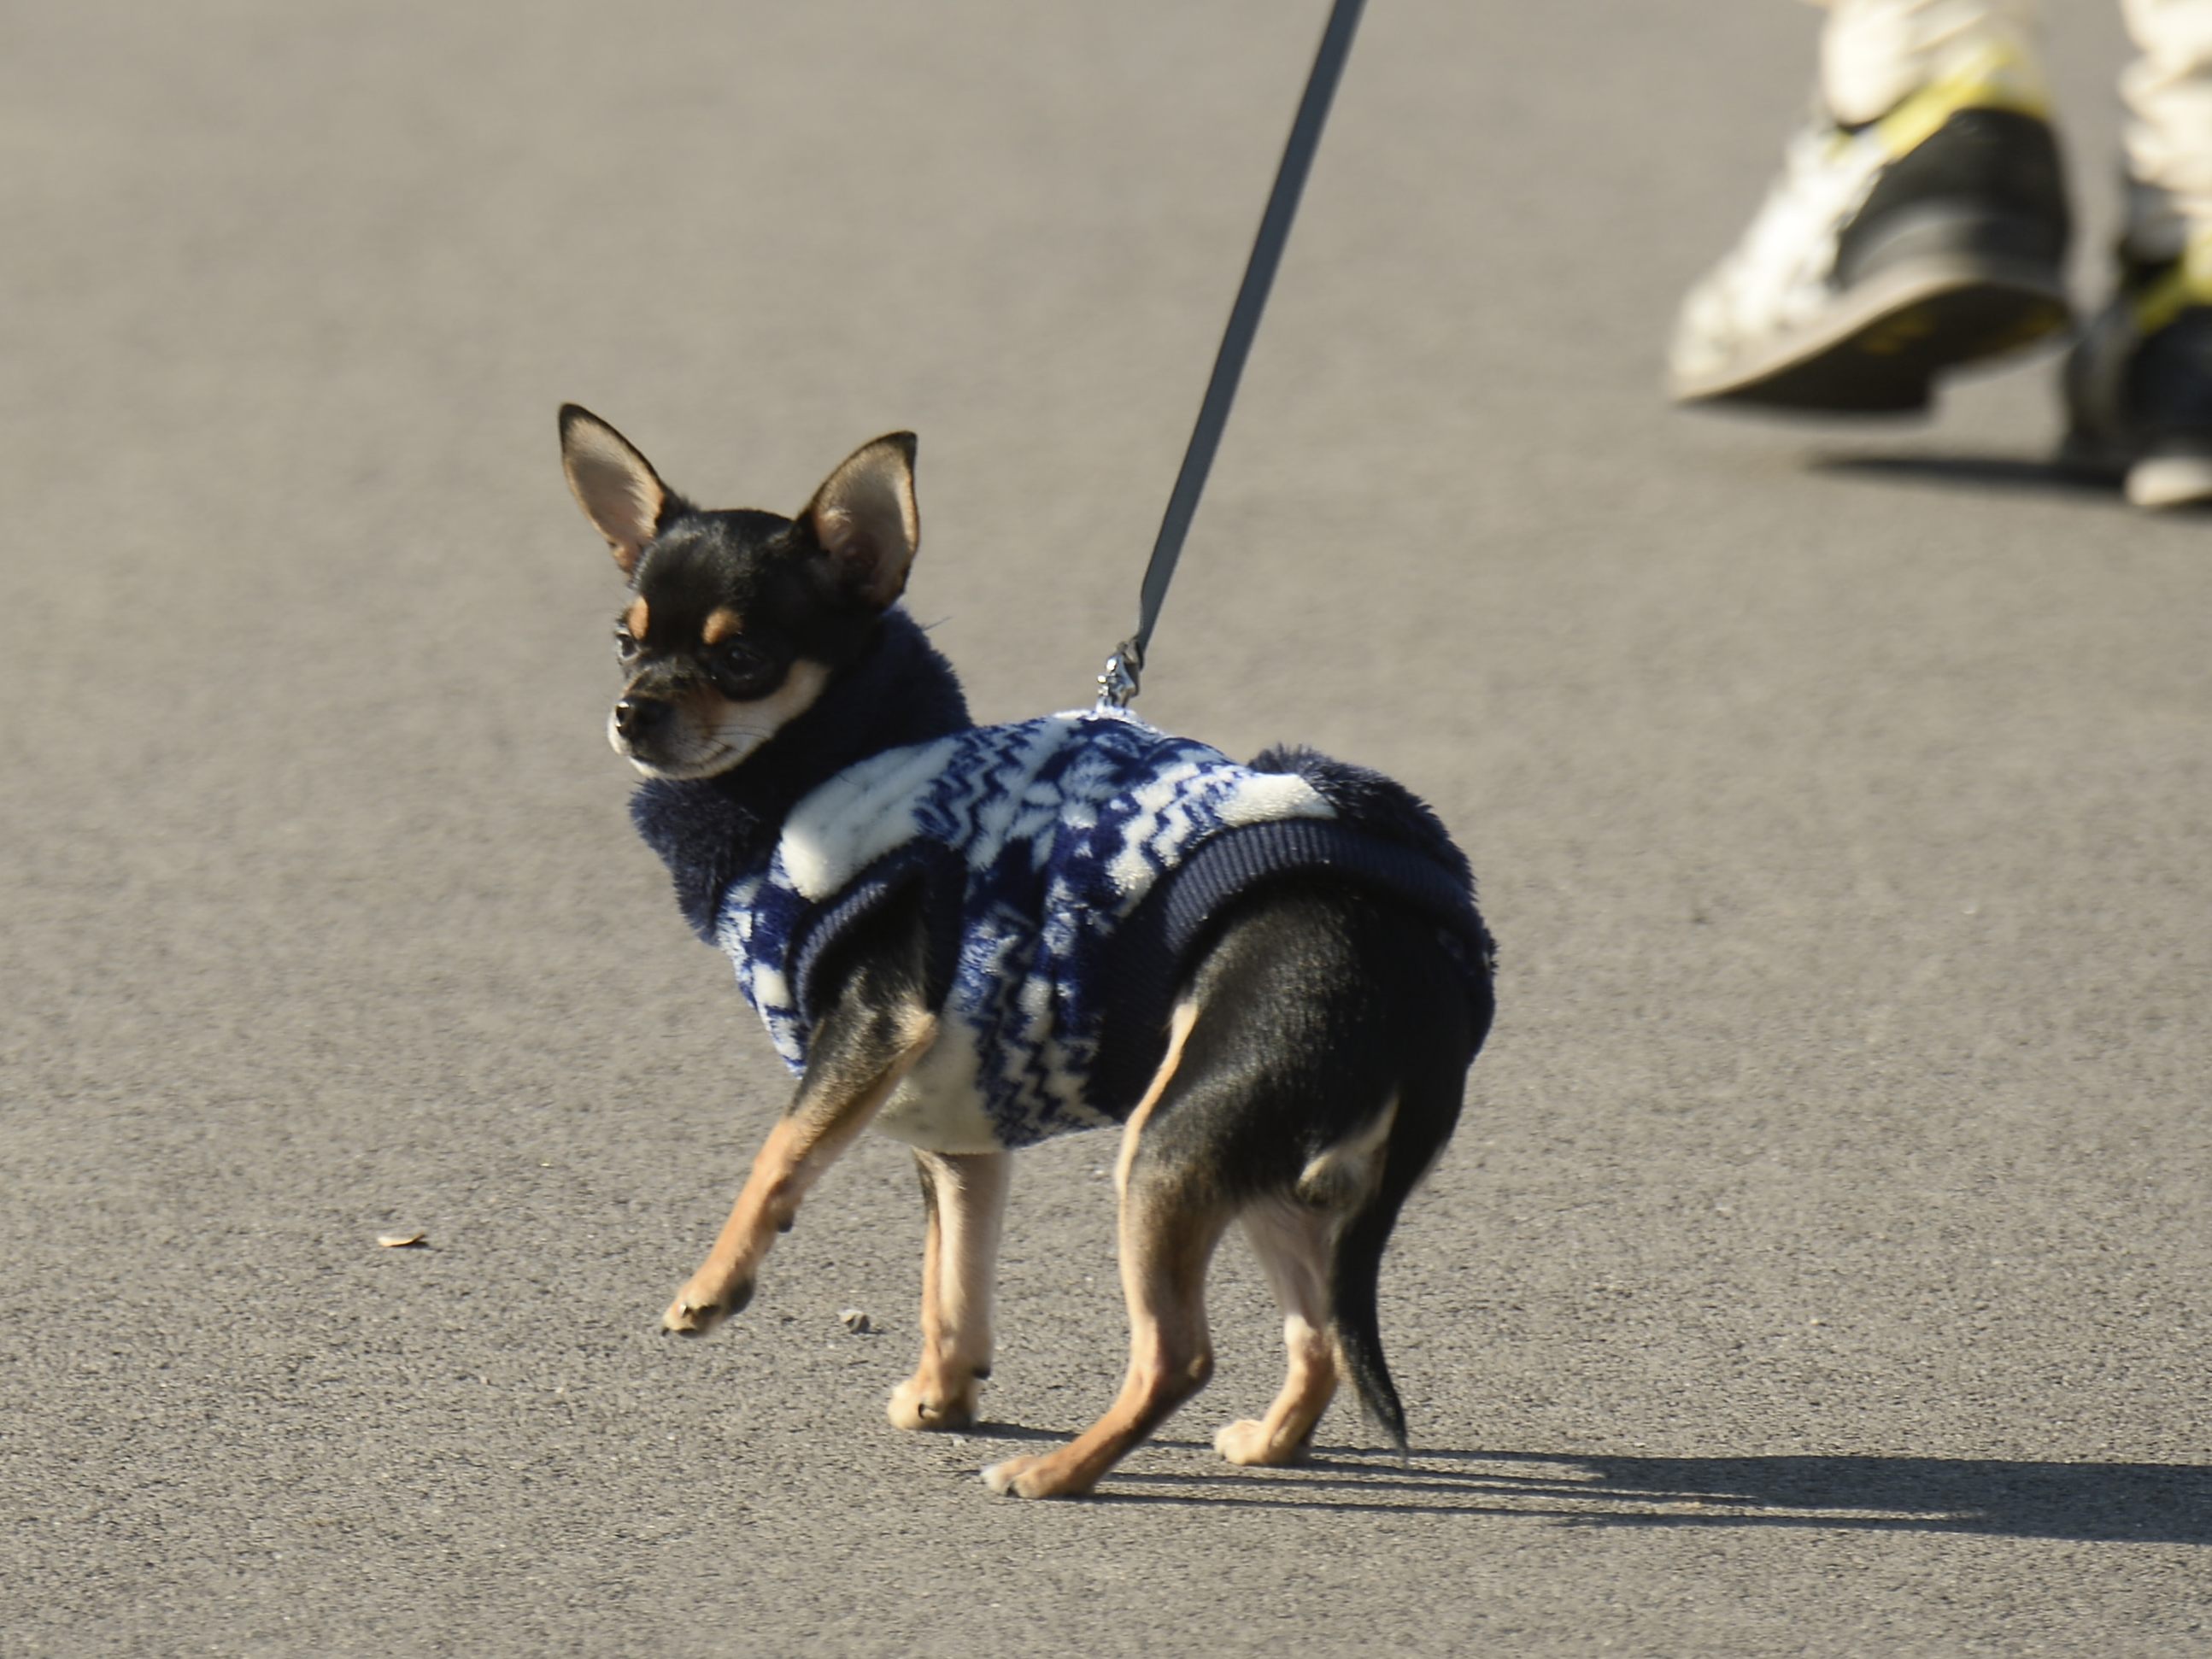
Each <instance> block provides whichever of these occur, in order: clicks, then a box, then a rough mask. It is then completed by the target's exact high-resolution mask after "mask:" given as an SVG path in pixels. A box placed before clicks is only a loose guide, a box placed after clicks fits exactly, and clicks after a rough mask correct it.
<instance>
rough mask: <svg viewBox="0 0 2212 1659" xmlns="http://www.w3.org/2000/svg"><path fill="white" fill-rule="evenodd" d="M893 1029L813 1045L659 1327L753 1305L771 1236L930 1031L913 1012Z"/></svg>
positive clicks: (705, 1323)
mask: <svg viewBox="0 0 2212 1659" xmlns="http://www.w3.org/2000/svg"><path fill="white" fill-rule="evenodd" d="M897 1025H898V1029H896V1030H880V1029H876V1028H874V1027H871V1029H869V1030H866V1031H864V1032H859V1033H855V1034H854V1035H853V1036H852V1037H851V1038H850V1039H848V1041H847V1042H845V1043H844V1044H843V1045H842V1046H839V1047H823V1048H817V1054H816V1056H815V1058H814V1060H812V1061H811V1063H810V1064H809V1066H808V1067H807V1073H806V1076H805V1080H804V1081H802V1082H801V1083H800V1085H799V1097H798V1098H797V1099H796V1100H794V1101H793V1103H792V1107H791V1110H790V1111H789V1112H788V1113H787V1114H786V1115H785V1116H784V1119H783V1121H781V1122H780V1123H778V1124H777V1125H776V1126H775V1128H774V1129H773V1130H771V1131H770V1132H769V1138H768V1144H767V1145H766V1146H763V1147H762V1148H761V1151H760V1155H759V1156H758V1157H757V1158H754V1159H753V1168H752V1174H751V1176H750V1177H749V1178H748V1179H747V1180H746V1182H745V1184H744V1188H743V1190H741V1191H740V1192H739V1193H738V1201H737V1204H736V1206H735V1207H734V1208H732V1210H731V1212H730V1218H729V1219H728V1220H727V1221H726V1222H725V1223H724V1224H723V1225H722V1231H721V1234H720V1237H717V1238H716V1239H715V1241H714V1249H711V1250H709V1251H708V1253H707V1259H706V1261H703V1262H702V1263H701V1264H700V1267H699V1271H698V1272H696V1273H693V1274H692V1275H691V1277H690V1279H687V1280H686V1281H684V1288H683V1289H682V1290H680V1291H678V1292H677V1293H676V1300H675V1301H674V1302H672V1303H671V1304H669V1307H668V1311H667V1312H666V1313H665V1314H663V1315H662V1316H660V1322H661V1325H662V1327H663V1328H665V1329H667V1330H671V1331H674V1332H677V1333H678V1334H680V1335H684V1336H697V1335H703V1334H705V1333H706V1332H708V1331H710V1330H712V1329H714V1327H715V1326H716V1325H718V1324H720V1322H722V1321H723V1320H724V1319H726V1318H727V1317H728V1316H730V1315H732V1314H733V1313H736V1312H737V1311H738V1310H739V1309H741V1308H743V1307H744V1305H745V1304H746V1303H748V1302H750V1300H751V1299H752V1294H753V1281H754V1279H755V1277H756V1276H757V1274H758V1273H759V1271H760V1264H761V1261H762V1260H763V1258H764V1257H765V1256H766V1255H768V1252H769V1246H770V1245H771V1244H773V1243H775V1236H776V1235H777V1234H778V1233H780V1232H783V1231H788V1230H789V1228H790V1226H791V1224H792V1222H793V1219H794V1218H796V1217H797V1215H798V1213H799V1200H801V1199H803V1198H804V1197H805V1195H806V1192H807V1189H808V1188H811V1186H813V1184H814V1183H815V1182H816V1181H817V1180H818V1179H819V1178H820V1177H821V1175H822V1172H823V1170H826V1169H827V1168H829V1165H830V1164H833V1163H834V1162H836V1158H837V1156H838V1154H839V1153H841V1152H843V1151H844V1150H845V1148H846V1147H848V1146H850V1145H852V1143H853V1140H854V1137H856V1136H857V1135H859V1133H860V1131H861V1130H863V1129H865V1128H866V1127H867V1126H868V1124H869V1122H870V1121H871V1120H872V1119H873V1118H874V1116H875V1115H876V1113H877V1112H878V1110H880V1109H882V1107H883V1103H884V1101H885V1100H887V1099H889V1098H890V1094H891V1091H893V1090H895V1089H896V1088H897V1087H898V1085H899V1083H900V1080H901V1079H903V1078H904V1077H905V1076H906V1074H907V1073H908V1071H910V1070H912V1069H913V1066H914V1063H915V1061H916V1060H920V1059H921V1056H922V1054H924V1052H926V1051H927V1048H929V1045H930V1043H931V1042H932V1041H933V1040H934V1038H935V1036H936V1035H937V1023H936V1021H935V1020H934V1019H933V1018H931V1017H930V1016H929V1015H927V1014H923V1013H919V1012H916V1013H914V1014H912V1015H910V1016H908V1017H907V1018H904V1019H902V1020H900V1021H899V1022H898V1023H897Z"/></svg>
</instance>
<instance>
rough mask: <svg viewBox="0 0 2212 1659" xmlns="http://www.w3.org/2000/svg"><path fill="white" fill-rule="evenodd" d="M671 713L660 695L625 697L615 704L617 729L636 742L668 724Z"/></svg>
mask: <svg viewBox="0 0 2212 1659" xmlns="http://www.w3.org/2000/svg"><path fill="white" fill-rule="evenodd" d="M670 713H671V708H670V705H668V704H667V703H665V702H662V701H661V700H660V699H659V697H624V698H623V700H622V701H621V702H617V704H616V705H615V730H616V731H617V732H621V733H622V735H623V737H624V738H629V739H630V740H631V741H633V742H635V740H637V739H638V738H646V737H650V736H651V735H652V734H653V732H657V731H659V729H660V728H661V727H662V726H665V725H666V724H667V721H668V716H669V714H670Z"/></svg>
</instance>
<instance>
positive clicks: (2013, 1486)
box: [979, 1424, 2212, 1544]
mask: <svg viewBox="0 0 2212 1659" xmlns="http://www.w3.org/2000/svg"><path fill="white" fill-rule="evenodd" d="M979 1432H988V1433H989V1434H991V1435H992V1436H993V1437H1005V1438H1009V1439H1012V1438H1020V1439H1024V1440H1028V1439H1057V1438H1059V1437H1058V1436H1056V1435H1047V1434H1046V1433H1044V1432H1043V1431H1039V1430H1035V1429H1025V1428H1018V1427H1016V1426H1014V1425H1004V1424H994V1425H991V1426H990V1428H989V1429H988V1430H987V1431H982V1430H979ZM1152 1445H1153V1448H1155V1450H1154V1451H1153V1452H1152V1455H1149V1456H1148V1455H1146V1454H1144V1453H1139V1455H1137V1456H1135V1457H1133V1458H1132V1459H1130V1461H1129V1462H1127V1463H1125V1464H1123V1465H1122V1466H1121V1468H1119V1469H1118V1470H1116V1471H1115V1473H1114V1474H1112V1475H1110V1476H1109V1477H1108V1478H1107V1480H1106V1481H1105V1483H1104V1485H1103V1486H1101V1487H1100V1488H1099V1491H1098V1492H1097V1497H1096V1498H1095V1499H1094V1501H1096V1502H1100V1503H1118V1504H1206V1505H1208V1506H1213V1507H1226V1508H1238V1507H1252V1508H1261V1507H1265V1508H1283V1507H1288V1508H1293V1509H1318V1510H1377V1511H1381V1512H1383V1513H1396V1514H1413V1515H1450V1514H1458V1515H1480V1516H1497V1517H1500V1518H1504V1517H1510V1516H1534V1517H1537V1518H1541V1519H1544V1520H1548V1521H1551V1522H1561V1523H1565V1524H1569V1525H1578V1526H1591V1527H1802V1528H1826V1529H1844V1530H1850V1531H1871V1532H1954V1533H1972V1534H1983V1535H1985V1536H1990V1537H2004V1538H2051V1539H2072V1540H2079V1541H2106V1542H2113V1541H2125V1542H2129V1543H2137V1544H2212V1465H2197V1464H2173V1463H2057V1462H2032V1461H2022V1460H2016V1459H2005V1458H1947V1457H1845V1456H1802V1457H1800V1456H1779V1457H1644V1456H1631V1455H1619V1454H1614V1453H1608V1452H1600V1453H1576V1452H1561V1453H1551V1452H1522V1451H1456V1450H1433V1449H1419V1450H1416V1451H1415V1452H1414V1453H1413V1455H1411V1456H1410V1457H1407V1458H1404V1459H1400V1458H1398V1457H1396V1456H1395V1455H1392V1454H1389V1453H1383V1452H1366V1451H1359V1450H1355V1449H1351V1448H1344V1447H1322V1448H1317V1449H1316V1450H1315V1452H1314V1455H1312V1457H1311V1458H1310V1459H1309V1461H1307V1462H1304V1463H1303V1464H1300V1465H1298V1466H1297V1467H1295V1468H1285V1469H1231V1468H1225V1467H1223V1468H1219V1470H1218V1473H1216V1472H1208V1473H1199V1474H1193V1473H1184V1472H1182V1471H1176V1472H1170V1471H1168V1470H1165V1469H1161V1468H1158V1464H1159V1463H1161V1462H1164V1461H1168V1460H1169V1459H1170V1458H1172V1460H1173V1461H1175V1462H1187V1461H1188V1459H1187V1456H1186V1455H1187V1454H1191V1453H1199V1454H1203V1455H1206V1456H1208V1457H1210V1456H1211V1455H1212V1453H1211V1450H1210V1449H1209V1448H1207V1447H1205V1446H1203V1445H1201V1444H1200V1443H1197V1442H1195V1441H1183V1440H1161V1441H1155V1442H1153V1443H1152Z"/></svg>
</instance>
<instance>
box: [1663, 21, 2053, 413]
mask: <svg viewBox="0 0 2212 1659" xmlns="http://www.w3.org/2000/svg"><path fill="white" fill-rule="evenodd" d="M2030 78H2031V77H2029V76H2027V74H2026V73H2025V72H2024V71H2022V70H2020V68H2019V66H2018V65H2017V64H2015V63H2013V62H2011V61H2009V60H2007V59H2003V58H1996V57H1990V58H1984V59H1981V60H1978V61H1977V62H1976V63H1974V64H1970V65H1968V66H1967V67H1966V68H1965V69H1963V70H1960V71H1959V72H1957V73H1955V74H1953V75H1951V76H1947V77H1946V78H1945V79H1943V80H1942V81H1940V82H1936V83H1935V84H1933V85H1930V86H1929V87H1926V88H1923V89H1922V90H1921V91H1919V92H1917V93H1915V94H1913V95H1912V96H1911V98H1908V99H1907V100H1905V102H1904V103H1902V104H1900V105H1899V106H1898V107H1897V108H1896V109H1894V110H1893V111H1891V112H1890V113H1889V114H1887V115H1886V116H1884V117H1883V118H1881V120H1879V121H1876V122H1874V123H1873V124H1871V125H1868V126H1864V127H1860V128H1857V129H1856V130H1846V129H1844V128H1841V127H1838V126H1837V125H1834V124H1833V123H1832V122H1829V121H1825V120H1821V121H1816V122H1815V123H1814V125H1811V126H1810V127H1808V129H1807V130H1805V131H1802V132H1801V133H1799V134H1798V135H1797V137H1796V138H1794V139H1793V140H1791V142H1790V147H1789V149H1788V152H1787V154H1786V156H1785V159H1784V167H1783V173H1782V177H1781V179H1779V180H1778V182H1777V183H1776V185H1774V187H1773V189H1772V191H1771V192H1770V193H1769V194H1768V196H1767V198H1766V202H1765V205H1764V206H1763V207H1762V208H1761V209H1760V210H1759V214H1758V216H1757V217H1755V218H1754V219H1753V221H1752V223H1751V227H1750V228H1749V229H1748V230H1747V231H1746V232H1745V234H1744V236H1743V238H1742V240H1741V241H1740V242H1739V243H1738V244H1737V246H1736V247H1735V250H1734V251H1733V252H1730V253H1729V256H1728V257H1727V258H1724V259H1723V260H1722V261H1721V263H1720V264H1718V265H1717V266H1716V267H1715V268H1714V269H1713V270H1712V272H1711V274H1710V275H1709V276H1706V277H1705V280H1704V281H1702V282H1701V283H1699V284H1698V285H1697V286H1696V287H1695V288H1694V289H1692V290H1691V291H1690V294H1689V296H1688V298H1687V299H1686V300H1685V301H1684V302H1683V305H1682V312H1681V315H1680V319H1679V320H1678V322H1677V323H1676V325H1675V332H1674V346H1673V349H1672V352H1671V353H1670V357H1669V370H1670V374H1669V380H1670V386H1671V390H1672V392H1673V394H1674V398H1676V400H1677V401H1679V402H1681V403H1684V404H1705V403H1720V402H1736V403H1745V404H1765V405H1769V406H1773V407H1778V408H1784V409H1798V410H1832V411H1834V412H1838V413H1844V414H1877V413H1894V412H1898V411H1901V410H1919V409H1924V408H1926V407H1927V405H1928V403H1929V381H1930V380H1931V379H1932V378H1933V377H1934V376H1935V375H1936V374H1937V373H1938V372H1940V371H1942V370H1944V369H1948V368H1954V367H1956V366H1957V365H1959V364H1961V363H1966V362H1973V361H1976V360H1978V359H1980V358H1984V357H1990V356H1996V355H1998V354H2000V353H2002V352H2007V351H2011V350H2014V349H2016V348H2018V347H2020V346H2021V345H2024V344H2026V343H2028V342H2029V341H2031V340H2035V339H2039V338H2040V337H2044V336H2045V335H2048V334H2051V333H2053V332H2055V331H2058V330H2060V329H2063V328H2064V327H2065V326H2066V325H2067V323H2068V321H2069V311H2068V308H2067V304H2066V291H2065V278H2064V266H2065V258H2066V244H2067V240H2068V236H2069V232H2070V228H2071V227H2070V220H2069V214H2068V210H2067V205H2066V191H2065V183H2064V178H2063V173H2062V171H2061V168H2060V164H2059V159H2058V146H2057V140H2056V138H2055V137H2054V136H2053V134H2052V132H2051V125H2050V123H2049V121H2048V120H2047V119H2046V118H2045V112H2044V104H2043V100H2042V96H2041V94H2040V91H2039V88H2035V87H2033V85H2031V84H2029V81H2030Z"/></svg>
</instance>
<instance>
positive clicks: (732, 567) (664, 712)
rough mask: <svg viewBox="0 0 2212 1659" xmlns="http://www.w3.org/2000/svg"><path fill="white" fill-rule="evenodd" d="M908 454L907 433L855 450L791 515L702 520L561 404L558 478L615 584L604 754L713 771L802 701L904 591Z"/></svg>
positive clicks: (765, 735) (691, 772)
mask: <svg viewBox="0 0 2212 1659" xmlns="http://www.w3.org/2000/svg"><path fill="white" fill-rule="evenodd" d="M914 447H915V446H914V435H913V434H912V433H910V432H894V433H892V434H890V435H889V436H888V437H882V438H878V439H877V440H876V441H874V442H873V443H871V444H865V445H863V446H862V447H860V449H858V450H856V451H854V453H853V454H852V455H851V456H850V457H849V458H848V459H847V460H846V461H845V463H844V465H842V466H840V467H838V468H837V470H836V471H834V472H832V473H831V474H830V475H829V478H828V480H827V481H826V482H825V483H823V486H822V488H821V489H817V490H816V491H815V492H814V499H813V500H812V501H810V502H808V503H807V505H806V507H805V510H804V511H803V512H801V513H799V516H798V517H797V518H795V519H787V518H783V517H781V515H779V514H777V513H755V512H749V511H742V510H741V511H738V512H705V511H702V510H701V509H700V508H698V507H693V506H692V505H691V504H690V502H689V501H685V500H684V498H683V497H681V496H680V495H677V494H676V493H675V492H674V491H673V490H671V489H669V488H668V487H667V486H666V485H665V484H664V483H661V481H660V477H659V474H658V473H656V472H655V471H653V466H652V464H651V463H650V462H648V461H647V459H645V457H644V456H643V455H641V454H640V453H638V451H637V449H636V447H635V446H634V445H632V444H631V443H630V442H629V440H628V439H626V438H624V437H623V435H622V434H621V433H619V432H617V431H616V430H615V429H614V428H612V427H611V426H609V425H608V424H607V423H606V422H605V421H603V420H601V419H599V416H596V415H593V414H592V413H591V412H590V411H589V410H584V409H580V408H578V407H577V406H576V405H575V404H568V405H566V406H564V407H563V408H562V410H561V466H562V471H564V472H566V473H567V474H568V487H569V489H573V490H574V491H575V494H576V500H577V501H578V502H579V503H580V505H581V506H582V507H583V509H584V513H585V516H586V517H587V518H589V519H590V520H591V521H592V523H593V524H594V525H596V526H599V533H600V534H601V535H603V536H605V538H607V544H608V545H609V546H610V547H611V548H612V549H613V550H614V555H615V562H616V563H617V565H619V566H621V567H622V572H623V574H624V575H625V576H627V577H629V593H630V597H629V603H628V604H627V605H625V606H624V607H623V612H622V615H621V617H619V618H618V619H617V621H616V623H615V654H616V655H617V657H618V658H619V659H621V662H622V666H623V675H624V677H625V678H624V684H623V689H622V695H621V696H619V697H617V699H616V700H615V706H614V712H613V713H612V714H610V715H609V716H608V719H607V740H608V741H609V742H610V743H611V744H614V746H615V751H616V752H617V754H619V755H621V756H623V757H624V758H625V759H627V760H628V761H629V763H630V764H631V765H633V766H635V767H636V768H637V769H638V770H639V771H641V772H642V773H644V774H645V775H647V776H648V777H656V778H706V777H712V776H714V775H716V774H717V773H720V772H726V771H728V770H729V769H731V768H732V767H734V766H737V765H738V764H739V763H742V762H743V761H744V758H745V757H747V756H748V755H750V754H751V753H752V752H753V751H754V750H757V749H758V748H759V747H760V746H761V745H762V744H764V743H766V742H767V741H768V740H769V738H772V737H774V736H775V734H776V732H778V731H779V730H781V728H782V727H783V726H786V725H787V724H789V723H790V722H791V721H792V720H795V719H797V718H798V717H799V715H800V714H804V713H805V711H806V710H807V709H808V708H811V706H812V705H813V702H814V700H815V699H816V698H817V697H818V696H821V694H822V690H823V687H824V686H826V685H827V684H829V681H830V679H831V678H832V677H833V676H834V675H835V674H836V672H837V671H838V670H839V669H841V668H842V667H843V666H844V665H846V664H848V663H849V662H850V661H852V660H853V659H854V658H855V657H856V656H858V655H859V654H860V652H861V651H862V650H863V649H864V648H865V647H866V644H867V641H868V640H869V639H870V637H871V636H872V633H873V631H874V627H875V622H876V618H877V617H878V616H880V615H881V614H882V613H883V611H884V609H885V608H886V607H887V606H889V605H890V604H891V603H892V601H894V600H895V599H897V598H898V596H899V594H900V593H901V592H903V591H904V589H905V587H906V575H907V570H908V567H909V566H910V565H911V564H912V563H913V562H914V553H915V545H916V543H917V542H918V540H919V538H920V535H921V526H920V520H919V519H918V517H917V515H916V513H915V504H914Z"/></svg>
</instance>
